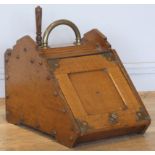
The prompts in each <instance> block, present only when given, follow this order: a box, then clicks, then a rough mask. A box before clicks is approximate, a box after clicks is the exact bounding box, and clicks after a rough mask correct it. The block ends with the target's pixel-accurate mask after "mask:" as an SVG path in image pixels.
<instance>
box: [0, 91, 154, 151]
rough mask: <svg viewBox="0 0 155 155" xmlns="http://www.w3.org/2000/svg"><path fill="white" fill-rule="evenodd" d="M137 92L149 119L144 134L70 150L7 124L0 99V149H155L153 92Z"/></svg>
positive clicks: (30, 131) (26, 130)
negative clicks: (148, 124) (149, 121)
mask: <svg viewBox="0 0 155 155" xmlns="http://www.w3.org/2000/svg"><path fill="white" fill-rule="evenodd" d="M140 95H141V97H142V100H143V102H144V104H145V106H146V108H147V110H148V112H149V114H150V116H151V119H152V123H151V125H150V126H149V128H148V130H147V131H146V133H145V134H144V135H141V134H139V135H127V136H121V137H117V138H110V139H104V140H98V141H93V142H88V143H83V144H80V145H78V146H77V147H75V148H72V149H70V148H67V147H65V146H63V145H61V144H59V143H57V142H56V141H55V140H53V139H52V138H51V137H49V136H47V135H45V134H42V133H40V132H38V131H35V130H32V129H30V128H27V127H22V126H21V127H20V126H16V125H13V124H9V123H7V122H6V120H5V104H4V99H0V150H155V105H154V101H155V92H143V93H140Z"/></svg>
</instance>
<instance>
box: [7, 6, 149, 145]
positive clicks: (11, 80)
mask: <svg viewBox="0 0 155 155" xmlns="http://www.w3.org/2000/svg"><path fill="white" fill-rule="evenodd" d="M41 21H42V9H41V8H40V7H37V8H36V28H37V37H36V40H37V41H36V42H35V41H34V40H33V39H32V38H31V37H29V36H25V37H23V38H21V39H19V40H18V41H17V43H16V45H15V46H14V47H13V49H8V50H7V51H6V52H5V78H6V118H7V121H8V122H9V123H13V124H17V125H26V126H29V127H32V128H34V129H37V130H40V131H42V132H44V133H47V134H49V135H50V136H51V137H53V138H55V139H56V140H57V141H58V142H59V143H61V144H63V145H65V146H68V147H73V146H75V144H77V143H81V142H85V141H91V140H97V139H102V138H108V137H114V136H118V135H125V134H129V133H144V132H145V130H146V129H147V127H148V126H149V124H150V117H149V115H148V112H147V111H146V109H145V107H144V105H143V103H142V101H141V99H140V97H139V95H138V93H137V91H136V89H135V87H134V85H133V83H132V82H131V80H130V78H129V76H128V74H127V72H126V70H125V68H124V66H123V64H122V62H121V60H120V58H119V56H118V55H117V52H116V51H115V50H114V49H112V48H111V45H110V44H109V43H108V41H107V38H106V37H105V36H104V35H103V34H102V33H101V32H99V31H98V30H97V29H93V30H91V31H89V32H87V33H85V34H84V37H83V38H81V35H80V32H79V30H78V28H77V26H76V25H75V24H74V23H72V22H71V21H68V20H58V21H55V22H53V23H52V24H50V25H49V26H48V28H47V29H46V30H45V33H44V35H43V38H42V36H41ZM58 25H68V26H69V27H71V28H72V30H73V31H74V32H75V35H76V42H75V43H74V44H73V45H72V46H68V47H59V48H51V47H49V46H48V37H49V34H50V32H51V31H52V30H53V28H55V27H56V26H58Z"/></svg>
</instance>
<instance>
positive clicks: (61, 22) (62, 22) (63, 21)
mask: <svg viewBox="0 0 155 155" xmlns="http://www.w3.org/2000/svg"><path fill="white" fill-rule="evenodd" d="M59 25H67V26H69V27H71V28H72V30H73V31H74V33H75V36H76V44H77V45H80V43H81V34H80V31H79V29H78V28H77V26H76V25H75V24H74V23H72V22H71V21H69V20H66V19H61V20H57V21H55V22H53V23H51V24H50V25H49V26H48V27H47V29H46V30H45V32H44V35H43V41H42V47H43V48H47V47H48V37H49V34H50V32H51V31H52V30H53V29H54V28H55V27H56V26H59Z"/></svg>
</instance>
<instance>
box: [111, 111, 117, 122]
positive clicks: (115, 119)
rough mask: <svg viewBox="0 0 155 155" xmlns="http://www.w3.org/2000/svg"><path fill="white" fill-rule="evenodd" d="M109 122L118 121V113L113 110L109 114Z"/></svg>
mask: <svg viewBox="0 0 155 155" xmlns="http://www.w3.org/2000/svg"><path fill="white" fill-rule="evenodd" d="M109 123H110V124H116V123H118V115H117V113H115V112H113V113H110V114H109Z"/></svg>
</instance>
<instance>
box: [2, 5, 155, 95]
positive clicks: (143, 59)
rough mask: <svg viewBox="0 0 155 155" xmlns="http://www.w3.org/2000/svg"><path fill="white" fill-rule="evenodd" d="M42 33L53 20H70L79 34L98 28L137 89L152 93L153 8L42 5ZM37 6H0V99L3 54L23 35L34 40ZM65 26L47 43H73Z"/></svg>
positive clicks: (154, 69)
mask: <svg viewBox="0 0 155 155" xmlns="http://www.w3.org/2000/svg"><path fill="white" fill-rule="evenodd" d="M41 6H42V8H43V31H44V30H45V28H46V27H47V26H48V25H49V24H50V23H51V22H53V21H54V20H57V19H62V18H65V19H69V20H71V21H73V22H74V23H75V24H76V25H77V26H78V27H79V29H80V31H81V34H82V35H83V34H84V33H85V32H87V31H89V30H91V29H92V28H97V29H99V30H100V31H101V32H102V33H104V34H105V35H106V36H107V38H108V40H109V42H110V43H111V45H112V47H113V48H114V49H116V50H117V52H118V54H119V56H120V57H121V59H122V61H123V63H124V65H125V67H126V69H127V71H128V73H129V75H130V76H131V79H132V80H133V82H134V84H135V86H136V88H137V89H138V90H155V5H41ZM35 7H36V5H0V19H1V25H0V97H4V65H3V63H4V60H3V57H4V52H5V50H6V49H7V48H12V46H13V45H14V44H15V42H16V40H18V39H19V38H21V37H22V36H24V35H30V36H31V37H32V38H33V39H34V38H35V16H34V8H35ZM74 38H75V37H74V33H73V32H72V31H71V30H70V29H69V28H68V27H66V26H60V27H58V28H56V29H55V30H54V31H53V32H52V33H51V35H50V40H49V42H50V44H51V45H52V44H64V43H70V42H73V41H74Z"/></svg>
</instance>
